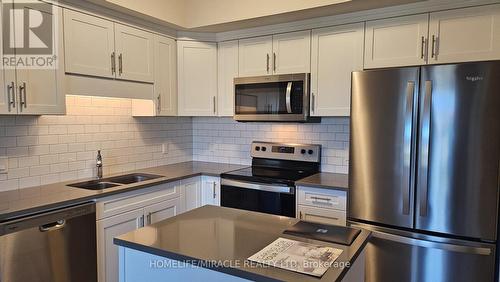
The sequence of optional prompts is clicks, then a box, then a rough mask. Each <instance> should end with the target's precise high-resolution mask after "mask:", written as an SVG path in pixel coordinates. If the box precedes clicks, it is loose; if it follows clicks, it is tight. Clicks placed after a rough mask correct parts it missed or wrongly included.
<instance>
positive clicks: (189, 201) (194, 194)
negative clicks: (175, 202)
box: [180, 177, 201, 211]
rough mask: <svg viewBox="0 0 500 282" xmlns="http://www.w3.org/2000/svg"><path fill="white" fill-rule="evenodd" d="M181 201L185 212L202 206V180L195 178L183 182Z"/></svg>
mask: <svg viewBox="0 0 500 282" xmlns="http://www.w3.org/2000/svg"><path fill="white" fill-rule="evenodd" d="M180 190H181V201H182V204H183V209H184V211H190V210H192V209H195V208H198V207H200V206H201V179H200V177H193V178H188V179H183V180H181V187H180Z"/></svg>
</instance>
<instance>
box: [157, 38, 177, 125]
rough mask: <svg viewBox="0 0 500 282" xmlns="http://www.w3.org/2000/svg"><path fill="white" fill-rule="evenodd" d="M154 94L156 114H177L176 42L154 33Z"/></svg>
mask: <svg viewBox="0 0 500 282" xmlns="http://www.w3.org/2000/svg"><path fill="white" fill-rule="evenodd" d="M154 50H155V51H154V56H155V60H154V64H155V82H154V88H155V94H156V97H155V98H156V107H157V113H156V114H157V115H159V116H175V115H176V114H177V43H176V41H175V40H174V39H171V38H168V37H165V36H160V35H156V36H155V43H154Z"/></svg>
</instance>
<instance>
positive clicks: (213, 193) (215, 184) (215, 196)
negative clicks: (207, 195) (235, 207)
mask: <svg viewBox="0 0 500 282" xmlns="http://www.w3.org/2000/svg"><path fill="white" fill-rule="evenodd" d="M216 186H217V183H215V181H214V184H213V186H212V188H213V191H212V197H213V198H214V199H215V198H217V193H215V189H216Z"/></svg>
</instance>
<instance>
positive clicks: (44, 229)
mask: <svg viewBox="0 0 500 282" xmlns="http://www.w3.org/2000/svg"><path fill="white" fill-rule="evenodd" d="M65 225H66V220H64V219H62V220H58V221H56V222H53V223H49V224H44V225H42V226H40V227H38V230H40V232H49V231H55V230H59V229H61V228H64V226H65Z"/></svg>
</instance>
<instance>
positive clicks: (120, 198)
mask: <svg viewBox="0 0 500 282" xmlns="http://www.w3.org/2000/svg"><path fill="white" fill-rule="evenodd" d="M179 196H180V192H179V181H174V182H170V183H165V184H160V185H157V186H153V187H149V188H144V189H143V190H138V191H133V192H129V193H124V194H119V195H115V196H112V197H108V198H104V199H103V200H100V201H98V202H97V204H96V216H97V219H102V218H106V217H110V216H113V215H117V214H121V213H124V212H127V211H130V210H133V209H137V208H143V207H145V206H148V205H152V204H156V203H159V202H161V201H165V200H169V199H173V198H176V197H179Z"/></svg>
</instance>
